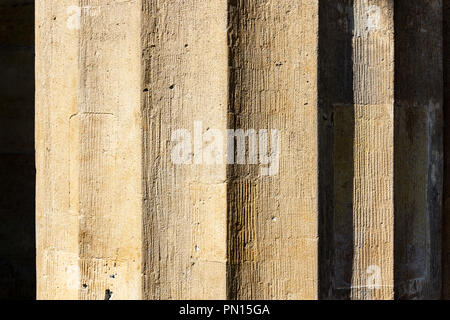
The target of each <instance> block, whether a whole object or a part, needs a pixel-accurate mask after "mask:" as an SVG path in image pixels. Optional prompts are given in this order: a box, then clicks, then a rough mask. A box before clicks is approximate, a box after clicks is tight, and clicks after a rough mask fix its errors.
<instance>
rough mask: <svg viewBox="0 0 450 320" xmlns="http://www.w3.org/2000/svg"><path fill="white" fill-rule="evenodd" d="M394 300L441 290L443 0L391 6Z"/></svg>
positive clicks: (415, 0)
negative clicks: (393, 95) (393, 50)
mask: <svg viewBox="0 0 450 320" xmlns="http://www.w3.org/2000/svg"><path fill="white" fill-rule="evenodd" d="M395 14H396V16H395V31H396V32H395V34H396V38H395V52H396V53H395V54H396V57H395V108H394V110H395V113H394V118H395V122H394V123H395V133H394V137H395V142H394V143H395V151H394V152H395V159H394V173H395V174H394V179H395V180H394V199H395V295H396V297H397V298H400V299H413V298H415V299H426V298H428V299H431V298H438V297H439V296H440V291H441V232H440V229H441V209H442V205H441V202H442V175H443V173H442V166H443V163H442V161H443V152H442V145H443V141H442V126H443V123H442V106H443V101H442V99H443V83H442V80H443V74H442V71H443V70H442V1H419V0H413V1H396V3H395Z"/></svg>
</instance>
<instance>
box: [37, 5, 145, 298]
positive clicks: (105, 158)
mask: <svg viewBox="0 0 450 320" xmlns="http://www.w3.org/2000/svg"><path fill="white" fill-rule="evenodd" d="M137 3H138V2H137V1H127V2H116V1H106V0H105V1H87V0H85V1H67V2H64V3H62V2H58V3H56V2H55V1H40V2H39V5H38V8H37V19H36V20H37V42H36V47H37V63H36V80H37V85H38V86H37V95H36V100H37V103H36V106H37V107H36V118H37V122H36V123H37V128H36V149H37V155H38V158H37V172H38V173H37V192H38V195H37V198H38V201H37V239H38V240H37V241H38V248H37V255H38V258H37V261H38V266H37V269H38V279H39V281H38V297H39V298H42V299H59V298H64V299H76V298H80V299H114V298H115V299H137V298H139V297H140V295H141V291H140V288H141V285H140V278H141V277H140V265H141V235H140V230H141V228H140V225H141V221H140V217H141V209H140V207H141V201H140V200H141V189H140V187H141V185H140V179H139V178H140V177H141V172H140V170H141V165H140V163H139V159H140V158H141V157H140V153H141V146H140V143H139V141H140V125H141V123H140V115H139V89H138V84H139V65H140V59H139V13H140V10H139V6H138V5H137ZM77 20H78V21H77ZM78 22H79V23H78Z"/></svg>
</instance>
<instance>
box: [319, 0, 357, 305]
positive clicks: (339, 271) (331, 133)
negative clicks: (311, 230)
mask: <svg viewBox="0 0 450 320" xmlns="http://www.w3.org/2000/svg"><path fill="white" fill-rule="evenodd" d="M319 6H320V8H319V111H320V117H319V119H318V122H319V214H320V220H319V232H320V238H319V261H320V263H319V279H320V280H319V281H320V292H319V298H320V299H348V298H349V297H350V292H351V280H352V270H353V177H354V160H353V152H354V150H353V147H354V133H355V112H354V101H353V60H352V32H353V21H354V19H353V1H352V0H338V1H336V0H325V1H320V2H319Z"/></svg>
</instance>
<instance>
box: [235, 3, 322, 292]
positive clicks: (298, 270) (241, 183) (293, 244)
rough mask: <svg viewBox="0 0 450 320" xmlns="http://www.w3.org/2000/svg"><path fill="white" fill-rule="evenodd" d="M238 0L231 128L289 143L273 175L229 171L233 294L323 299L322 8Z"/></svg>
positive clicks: (244, 168) (248, 168) (249, 169)
mask: <svg viewBox="0 0 450 320" xmlns="http://www.w3.org/2000/svg"><path fill="white" fill-rule="evenodd" d="M228 3H229V6H228V10H229V50H230V59H229V68H230V71H229V72H230V75H229V78H230V80H229V85H230V89H229V109H228V114H229V116H228V126H229V128H232V129H243V130H248V129H255V130H256V131H257V132H258V130H259V129H268V130H271V129H275V130H279V134H280V139H281V144H280V149H279V160H280V163H279V170H277V172H274V174H273V175H268V176H264V175H262V174H261V168H262V167H263V165H261V164H260V165H251V164H247V165H234V166H229V168H228V170H227V171H228V172H227V174H228V179H229V183H228V186H227V195H228V242H227V249H228V269H227V273H228V275H227V276H228V297H229V298H231V299H316V298H317V296H318V261H317V256H318V230H317V229H318V201H319V200H318V195H317V193H318V182H317V181H318V173H317V170H318V151H317V148H318V137H317V49H318V48H317V32H318V4H317V1H309V0H308V1H282V2H280V1H267V0H255V1H240V0H237V1H228ZM269 132H270V131H269ZM271 144H273V141H272V142H271ZM261 151H262V152H266V150H260V152H261ZM246 163H248V161H246Z"/></svg>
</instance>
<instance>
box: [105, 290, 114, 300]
mask: <svg viewBox="0 0 450 320" xmlns="http://www.w3.org/2000/svg"><path fill="white" fill-rule="evenodd" d="M112 294H113V292H112V291H111V290H109V289H106V290H105V300H111V297H112Z"/></svg>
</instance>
